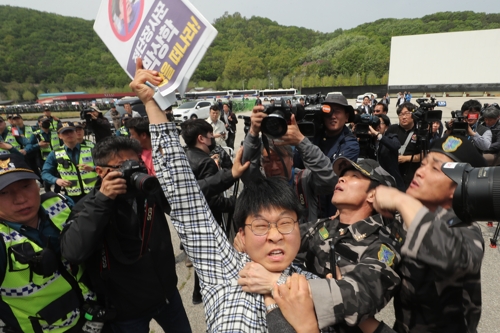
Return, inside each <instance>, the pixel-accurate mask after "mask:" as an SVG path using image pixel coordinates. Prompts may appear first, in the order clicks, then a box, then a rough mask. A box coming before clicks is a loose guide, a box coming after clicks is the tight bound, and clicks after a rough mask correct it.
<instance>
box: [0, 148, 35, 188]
mask: <svg viewBox="0 0 500 333" xmlns="http://www.w3.org/2000/svg"><path fill="white" fill-rule="evenodd" d="M23 179H35V180H36V179H38V176H37V175H36V174H35V173H34V172H33V170H31V169H30V167H29V166H28V164H26V162H25V161H24V157H23V156H20V155H15V154H3V155H0V190H3V189H4V188H5V187H7V186H9V185H10V184H12V183H14V182H17V181H18V180H23Z"/></svg>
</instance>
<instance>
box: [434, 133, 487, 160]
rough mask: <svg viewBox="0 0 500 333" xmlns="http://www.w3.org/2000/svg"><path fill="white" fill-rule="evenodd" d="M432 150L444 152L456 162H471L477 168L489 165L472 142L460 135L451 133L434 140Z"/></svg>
mask: <svg viewBox="0 0 500 333" xmlns="http://www.w3.org/2000/svg"><path fill="white" fill-rule="evenodd" d="M430 151H431V152H435V153H441V154H444V155H446V156H448V157H449V158H451V159H452V160H453V161H455V162H463V163H469V164H470V165H472V166H473V167H475V168H477V167H485V166H486V165H487V163H486V160H485V159H484V157H483V155H481V154H480V153H479V151H478V150H477V148H476V147H474V145H473V144H472V142H470V141H469V140H467V138H465V137H463V136H460V135H450V136H447V137H443V138H440V139H438V140H436V141H434V142H433V143H432V146H431V149H430Z"/></svg>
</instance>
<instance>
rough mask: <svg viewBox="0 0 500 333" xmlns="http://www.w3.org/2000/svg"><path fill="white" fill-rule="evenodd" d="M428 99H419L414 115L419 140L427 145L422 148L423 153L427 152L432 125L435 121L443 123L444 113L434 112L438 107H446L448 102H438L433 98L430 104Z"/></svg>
mask: <svg viewBox="0 0 500 333" xmlns="http://www.w3.org/2000/svg"><path fill="white" fill-rule="evenodd" d="M427 101H428V99H427V98H419V99H417V103H418V105H419V106H418V108H417V109H416V110H415V111H414V112H413V113H412V115H411V116H412V118H413V120H414V121H415V128H416V134H417V139H418V140H419V141H421V142H424V143H425V146H423V147H422V149H423V151H427V143H428V141H429V139H430V137H431V131H432V128H431V126H430V124H432V122H434V121H441V118H442V116H443V111H441V110H434V108H435V107H436V106H446V102H436V99H435V98H434V97H431V101H430V103H428V102H427Z"/></svg>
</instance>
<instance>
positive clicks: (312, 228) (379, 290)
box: [238, 157, 401, 332]
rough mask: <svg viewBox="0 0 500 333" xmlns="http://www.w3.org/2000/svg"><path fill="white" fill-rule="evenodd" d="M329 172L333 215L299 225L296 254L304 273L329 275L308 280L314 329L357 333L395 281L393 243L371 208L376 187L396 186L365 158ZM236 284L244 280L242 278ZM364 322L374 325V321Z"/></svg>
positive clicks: (396, 258) (383, 301)
mask: <svg viewBox="0 0 500 333" xmlns="http://www.w3.org/2000/svg"><path fill="white" fill-rule="evenodd" d="M333 170H334V172H335V174H337V175H339V181H338V183H337V185H336V186H335V192H334V194H333V197H332V203H333V204H334V205H335V206H336V207H337V208H338V212H339V215H338V216H337V217H336V218H334V219H331V218H326V219H320V220H318V221H313V222H310V223H307V224H303V225H301V226H300V229H301V248H300V250H299V252H305V254H306V255H305V257H306V266H307V270H308V271H311V272H313V273H315V274H317V275H318V276H320V277H334V279H317V280H309V285H310V288H311V292H312V296H313V301H314V306H315V308H316V313H317V317H318V325H319V327H320V328H325V327H327V326H332V325H333V326H334V328H335V332H361V331H360V328H358V327H357V325H359V324H361V323H362V322H364V321H365V320H366V319H367V318H368V317H372V316H373V315H374V314H375V313H377V312H378V311H380V310H381V309H382V308H383V307H384V306H385V305H386V304H387V303H388V302H389V300H390V299H391V298H392V296H393V294H394V291H395V289H396V287H397V286H398V285H399V283H400V281H401V280H400V278H399V276H398V274H397V273H396V270H395V269H396V266H397V265H398V263H399V261H400V255H399V243H398V242H397V241H396V240H395V238H394V237H393V236H392V235H391V234H390V229H388V228H387V227H386V226H385V224H386V223H387V222H386V221H384V219H383V217H382V216H381V215H380V214H374V210H373V200H374V196H375V190H376V188H377V187H378V186H379V185H388V186H391V187H396V182H395V180H394V178H393V177H392V176H391V175H390V174H389V173H387V172H386V171H385V170H384V169H383V168H382V167H381V166H380V165H379V164H378V162H376V161H374V160H370V159H364V160H362V161H360V162H359V163H358V164H357V163H355V162H353V161H351V160H349V159H347V158H343V157H341V158H338V159H337V160H336V161H335V163H334V165H333ZM252 266H255V264H252V265H248V266H247V268H245V269H244V270H243V271H242V272H241V273H240V276H247V277H248V276H249V275H250V274H249V273H248V272H247V271H246V270H247V269H250V268H251V267H252ZM255 274H258V275H260V276H262V275H263V274H261V273H258V271H256V272H255V273H254V275H255ZM238 282H239V283H240V282H241V283H240V284H243V285H244V284H245V283H246V281H245V279H240V280H239V281H238ZM271 286H272V285H271ZM245 288H247V287H244V290H245ZM250 290H251V289H249V291H250ZM323 307H325V308H328V309H330V312H331V313H329V312H328V311H324V310H322V308H323ZM299 311H304V309H299ZM325 312H327V313H328V315H327V316H324V315H323V314H324V313H325ZM370 320H373V321H374V324H375V325H376V326H375V327H377V325H378V322H376V321H375V320H374V319H370ZM365 324H366V323H365ZM381 325H382V326H384V324H381Z"/></svg>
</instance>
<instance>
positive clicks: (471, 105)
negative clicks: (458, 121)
mask: <svg viewBox="0 0 500 333" xmlns="http://www.w3.org/2000/svg"><path fill="white" fill-rule="evenodd" d="M481 108H482V105H481V103H479V101H478V100H477V99H469V100H468V101H467V102H465V103H464V104H463V105H462V109H461V110H462V112H465V111H472V112H481Z"/></svg>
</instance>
